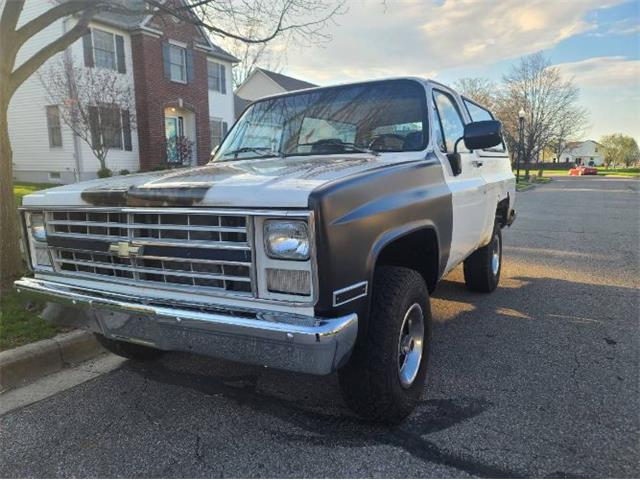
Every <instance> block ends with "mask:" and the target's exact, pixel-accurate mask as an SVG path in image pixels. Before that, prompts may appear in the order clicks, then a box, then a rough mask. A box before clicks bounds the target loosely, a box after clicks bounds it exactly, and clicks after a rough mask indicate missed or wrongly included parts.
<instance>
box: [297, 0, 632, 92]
mask: <svg viewBox="0 0 640 480" xmlns="http://www.w3.org/2000/svg"><path fill="white" fill-rule="evenodd" d="M619 2H620V0H573V1H555V2H552V1H549V0H530V1H527V2H523V1H521V0H503V1H501V2H494V1H490V0H485V1H478V0H446V1H444V2H442V1H437V2H436V1H427V0H387V1H386V2H378V1H373V0H351V1H349V3H348V6H349V12H348V13H347V14H346V15H344V16H341V17H339V18H338V19H337V21H338V23H339V25H337V26H335V27H331V29H330V31H329V33H330V34H331V35H332V37H333V40H332V41H331V42H330V43H328V44H326V45H321V46H317V45H313V46H306V47H304V48H301V49H298V50H295V49H292V50H291V51H289V52H288V55H287V58H288V68H287V70H288V72H289V73H291V74H292V75H299V76H302V77H303V78H307V79H308V80H310V81H316V82H318V83H329V82H336V81H350V80H356V79H366V78H372V77H376V76H394V75H395V76H401V75H424V74H426V73H428V74H431V75H433V74H434V73H437V72H439V71H442V70H445V69H448V68H458V67H475V66H484V65H488V64H492V63H494V62H497V61H500V60H505V59H509V58H514V57H518V56H521V55H526V54H529V53H533V52H535V51H538V50H542V49H547V48H550V47H553V46H554V45H556V44H557V43H558V42H560V41H562V40H564V39H566V38H569V37H571V36H574V35H577V34H581V33H584V32H588V31H593V30H594V29H595V28H596V25H595V24H594V23H591V22H590V21H588V20H586V17H587V14H588V13H589V12H590V11H593V10H594V9H597V8H602V7H606V6H610V5H613V4H615V3H619Z"/></svg>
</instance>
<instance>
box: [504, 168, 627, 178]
mask: <svg viewBox="0 0 640 480" xmlns="http://www.w3.org/2000/svg"><path fill="white" fill-rule="evenodd" d="M570 168H571V167H567V168H565V169H563V170H543V172H542V174H543V176H544V177H558V176H562V177H564V176H567V175H569V169H570ZM596 168H597V169H598V175H600V176H603V177H640V168H638V167H631V168H624V167H617V168H610V169H608V170H607V169H606V168H604V167H596ZM513 174H514V175H515V174H516V172H515V171H514V172H513ZM523 175H524V170H523V169H522V168H521V169H520V176H521V177H522V176H523ZM531 175H532V176H534V175H538V170H537V169H533V168H532V169H531Z"/></svg>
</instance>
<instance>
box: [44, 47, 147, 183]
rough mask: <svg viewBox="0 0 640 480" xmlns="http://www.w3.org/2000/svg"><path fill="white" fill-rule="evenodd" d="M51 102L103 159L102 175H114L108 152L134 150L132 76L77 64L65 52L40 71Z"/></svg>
mask: <svg viewBox="0 0 640 480" xmlns="http://www.w3.org/2000/svg"><path fill="white" fill-rule="evenodd" d="M40 80H41V83H42V85H43V87H44V89H45V91H46V92H47V96H48V100H49V103H51V104H53V105H57V106H58V109H59V112H60V118H61V119H62V121H63V122H64V123H65V125H67V126H68V127H69V128H70V129H71V131H72V132H73V133H74V134H75V135H77V136H78V138H80V139H81V140H82V141H84V142H85V143H86V144H87V145H89V147H90V148H91V151H92V152H93V154H94V155H95V157H96V158H97V159H98V162H100V170H99V171H98V176H110V174H111V170H110V169H109V168H108V167H107V155H108V154H109V151H110V150H111V149H112V148H120V149H125V150H127V149H128V150H130V149H131V130H132V129H135V118H136V117H135V108H134V100H133V92H132V89H131V86H130V84H129V78H128V77H127V76H125V75H122V74H119V73H118V72H117V71H115V70H109V69H102V68H86V67H83V66H78V65H75V64H74V62H73V57H72V55H71V54H69V52H65V54H64V55H62V56H61V57H60V58H59V59H58V60H57V61H55V62H53V63H52V64H51V65H50V66H49V67H48V68H47V69H46V70H45V71H44V72H42V73H41V74H40Z"/></svg>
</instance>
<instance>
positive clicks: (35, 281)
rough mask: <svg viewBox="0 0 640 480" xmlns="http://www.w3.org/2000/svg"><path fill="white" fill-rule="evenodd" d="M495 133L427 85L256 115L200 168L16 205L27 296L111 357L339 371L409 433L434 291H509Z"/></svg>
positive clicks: (274, 105) (386, 84) (349, 398)
mask: <svg viewBox="0 0 640 480" xmlns="http://www.w3.org/2000/svg"><path fill="white" fill-rule="evenodd" d="M500 128H501V126H500V123H499V122H498V121H496V120H494V118H493V115H492V114H491V113H490V112H489V111H488V110H486V109H485V108H483V107H481V106H480V105H477V104H475V103H474V102H472V101H471V100H469V99H466V98H464V97H461V96H460V95H458V94H457V93H455V92H454V91H453V90H451V89H449V88H447V87H445V86H443V85H441V84H438V83H436V82H433V81H428V80H422V79H416V78H402V79H390V80H383V81H373V82H364V83H354V84H348V85H340V86H333V87H326V88H313V89H308V90H302V91H296V92H290V93H287V94H284V95H277V96H272V97H268V98H264V99H261V100H259V101H257V102H255V103H253V104H252V105H250V106H249V107H248V108H247V109H246V110H245V112H244V113H243V115H242V116H241V118H240V119H239V120H238V121H237V122H236V124H235V125H234V127H233V129H231V131H230V132H229V133H228V135H227V136H226V137H225V139H224V141H223V143H222V145H221V146H220V147H219V148H218V149H217V151H216V152H215V154H214V156H213V158H212V160H211V162H210V163H208V164H207V165H204V166H201V167H196V168H191V169H177V170H171V171H165V172H152V173H141V174H137V175H127V176H122V177H118V178H113V179H106V180H105V179H100V180H94V181H89V182H84V183H77V184H73V185H67V186H61V187H57V188H52V189H50V190H45V191H40V192H37V193H34V194H31V195H29V196H27V197H25V198H24V206H23V208H22V212H21V213H22V219H23V224H24V225H23V226H24V232H25V235H24V237H25V239H26V245H25V247H26V251H27V252H28V257H29V262H30V265H31V267H32V270H33V277H30V278H23V279H21V280H19V281H17V282H16V287H17V288H18V289H20V290H21V291H25V292H29V293H30V294H33V295H36V296H40V297H44V298H45V299H46V300H47V301H48V303H47V307H46V308H45V311H44V312H43V315H44V317H45V318H47V319H49V320H51V321H55V322H59V323H63V324H67V325H72V326H76V327H80V328H84V329H88V330H91V331H93V332H95V333H96V335H97V338H98V339H99V341H100V342H101V343H102V344H103V345H104V346H105V347H106V348H107V349H108V350H110V351H112V352H114V353H116V354H118V355H122V356H125V357H129V358H134V359H149V358H153V357H156V356H157V355H160V354H161V353H162V352H163V351H168V350H178V351H185V352H194V353H197V354H204V355H210V356H214V357H219V358H224V359H229V360H235V361H239V362H244V363H252V364H256V365H264V366H268V367H273V368H279V369H285V370H291V371H296V372H305V373H310V374H318V375H325V374H329V373H332V372H335V371H337V372H338V375H339V381H340V385H341V388H342V391H343V393H344V397H345V400H346V402H347V404H348V405H349V406H350V407H351V408H352V409H353V410H354V411H355V412H356V413H357V414H359V415H361V416H362V417H365V418H367V419H370V420H374V421H379V422H384V423H389V424H393V423H398V422H400V421H402V420H403V419H404V418H405V417H406V416H407V415H409V414H410V413H411V411H412V409H413V408H414V405H415V403H416V401H417V400H418V399H419V397H420V395H421V393H422V391H423V387H424V383H425V376H426V373H427V359H428V356H429V342H430V336H431V311H430V306H429V294H430V293H431V292H433V291H434V289H435V288H436V284H437V283H438V281H439V280H440V279H441V278H442V277H443V276H444V275H446V274H447V273H448V272H449V271H451V270H452V269H453V268H454V267H456V266H457V265H459V264H460V263H464V278H465V281H466V285H467V286H468V288H470V289H471V290H474V291H478V292H491V291H493V290H494V289H495V288H496V286H497V285H498V281H499V279H500V267H501V263H502V261H501V259H502V240H501V229H502V228H504V227H505V226H507V225H510V224H511V222H512V221H513V219H514V218H515V213H514V210H513V202H514V191H515V182H514V177H513V174H512V173H511V168H510V163H509V158H508V155H507V152H506V149H505V147H504V143H503V141H502V138H501V132H500Z"/></svg>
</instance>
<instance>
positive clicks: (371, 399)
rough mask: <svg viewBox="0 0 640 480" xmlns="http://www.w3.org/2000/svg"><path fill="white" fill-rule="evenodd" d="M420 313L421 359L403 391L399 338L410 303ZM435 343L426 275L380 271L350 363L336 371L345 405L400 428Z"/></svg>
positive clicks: (395, 269) (404, 270)
mask: <svg viewBox="0 0 640 480" xmlns="http://www.w3.org/2000/svg"><path fill="white" fill-rule="evenodd" d="M416 303H417V304H418V305H419V306H420V308H421V309H422V314H423V323H424V335H423V341H422V342H423V350H422V357H421V359H420V363H419V369H418V372H417V375H416V377H415V379H414V380H413V383H411V385H410V386H409V387H403V386H402V384H401V381H400V376H399V373H398V370H399V367H398V354H399V344H398V339H399V336H400V331H401V328H402V325H403V320H404V317H405V314H407V312H408V310H409V309H410V308H411V306H412V305H414V304H416ZM430 339H431V310H430V303H429V292H428V290H427V286H426V284H425V282H424V279H423V278H422V276H421V275H420V274H419V273H418V272H416V271H415V270H411V269H408V268H404V267H391V266H382V267H378V268H377V269H376V274H375V278H374V285H373V297H372V302H371V314H370V318H369V322H368V324H367V326H366V329H365V330H364V331H363V332H361V336H360V338H359V339H358V342H357V343H356V346H355V348H354V351H353V354H352V356H351V359H350V360H349V362H348V363H347V365H345V367H344V368H342V369H340V371H339V372H338V377H339V381H340V388H341V389H342V394H343V397H344V399H345V401H346V403H347V405H348V406H349V407H350V408H351V409H352V410H353V411H354V412H355V413H356V414H357V415H359V416H360V417H362V418H364V419H366V420H369V421H373V422H376V423H383V424H387V425H397V424H399V423H400V422H402V421H403V420H404V419H405V418H406V417H407V416H409V415H410V414H411V412H412V411H413V409H414V408H415V405H416V403H417V402H418V400H419V399H420V396H421V395H422V392H423V389H424V383H425V378H426V374H427V363H428V357H429V350H430V345H429V344H430Z"/></svg>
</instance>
